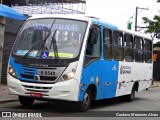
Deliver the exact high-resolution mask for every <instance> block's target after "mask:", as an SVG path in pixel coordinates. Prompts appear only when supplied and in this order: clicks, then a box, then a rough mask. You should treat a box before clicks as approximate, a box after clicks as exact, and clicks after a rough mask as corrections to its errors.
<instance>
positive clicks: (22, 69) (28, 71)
mask: <svg viewBox="0 0 160 120" xmlns="http://www.w3.org/2000/svg"><path fill="white" fill-rule="evenodd" d="M9 64H10V65H11V66H12V67H13V69H14V70H15V71H16V73H17V76H18V79H19V80H21V81H26V82H37V81H36V80H34V79H33V78H34V76H35V75H37V74H38V71H37V69H36V68H34V67H27V66H22V65H21V64H17V63H15V62H14V58H13V57H10V63H9ZM22 75H25V76H26V77H22ZM27 77H28V78H27Z"/></svg>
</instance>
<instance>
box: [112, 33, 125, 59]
mask: <svg viewBox="0 0 160 120" xmlns="http://www.w3.org/2000/svg"><path fill="white" fill-rule="evenodd" d="M113 48H114V49H113V54H114V59H115V60H119V61H123V55H124V53H123V52H124V50H123V48H124V47H123V33H121V32H119V31H113Z"/></svg>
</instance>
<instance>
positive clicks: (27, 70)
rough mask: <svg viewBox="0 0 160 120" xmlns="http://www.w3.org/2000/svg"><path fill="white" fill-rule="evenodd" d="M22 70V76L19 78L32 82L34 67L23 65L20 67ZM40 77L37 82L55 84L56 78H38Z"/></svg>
mask: <svg viewBox="0 0 160 120" xmlns="http://www.w3.org/2000/svg"><path fill="white" fill-rule="evenodd" d="M22 69H23V74H20V75H21V77H22V78H23V79H30V80H34V76H35V72H36V71H35V68H34V67H31V66H25V65H23V66H22ZM39 77H40V80H38V81H37V82H41V83H42V82H44V83H45V82H52V83H53V82H55V81H56V79H57V77H55V76H39Z"/></svg>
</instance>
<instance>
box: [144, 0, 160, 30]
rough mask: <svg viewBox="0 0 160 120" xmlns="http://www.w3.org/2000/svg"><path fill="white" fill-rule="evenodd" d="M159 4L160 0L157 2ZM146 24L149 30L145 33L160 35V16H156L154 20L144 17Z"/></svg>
mask: <svg viewBox="0 0 160 120" xmlns="http://www.w3.org/2000/svg"><path fill="white" fill-rule="evenodd" d="M157 3H160V0H157ZM142 20H143V22H144V24H147V25H148V27H147V30H146V31H145V33H160V16H158V15H155V16H154V18H153V20H150V19H149V18H147V17H142Z"/></svg>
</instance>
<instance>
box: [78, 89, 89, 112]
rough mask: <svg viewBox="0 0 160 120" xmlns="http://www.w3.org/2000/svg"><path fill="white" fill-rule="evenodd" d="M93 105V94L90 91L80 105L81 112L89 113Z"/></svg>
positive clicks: (85, 94)
mask: <svg viewBox="0 0 160 120" xmlns="http://www.w3.org/2000/svg"><path fill="white" fill-rule="evenodd" d="M90 105H91V92H90V90H89V89H87V91H86V92H85V93H84V97H83V101H81V102H80V103H79V105H78V109H79V111H83V112H84V111H87V110H88V109H89V108H90Z"/></svg>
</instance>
